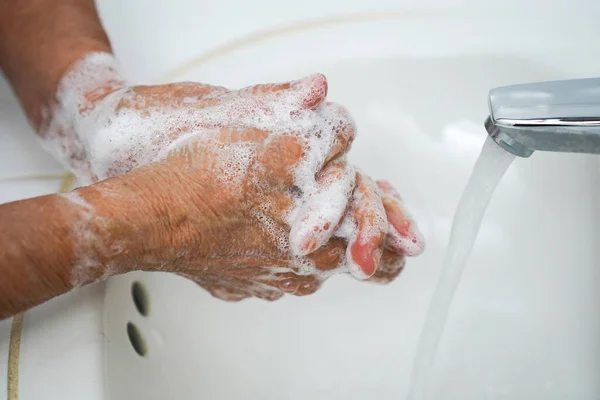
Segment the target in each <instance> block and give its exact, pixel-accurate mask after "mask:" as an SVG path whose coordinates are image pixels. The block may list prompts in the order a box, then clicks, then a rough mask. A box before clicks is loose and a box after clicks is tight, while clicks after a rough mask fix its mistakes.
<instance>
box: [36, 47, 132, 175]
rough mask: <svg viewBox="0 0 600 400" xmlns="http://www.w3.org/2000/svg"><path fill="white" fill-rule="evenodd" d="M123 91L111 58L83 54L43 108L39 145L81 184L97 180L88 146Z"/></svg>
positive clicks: (93, 140) (106, 120) (114, 62)
mask: <svg viewBox="0 0 600 400" xmlns="http://www.w3.org/2000/svg"><path fill="white" fill-rule="evenodd" d="M124 88H125V81H124V79H123V78H122V76H121V73H120V71H119V66H118V63H117V61H116V60H115V58H114V57H113V56H112V54H110V53H105V52H90V53H86V54H85V55H84V56H83V57H82V58H80V59H79V60H77V61H76V62H75V63H74V64H73V65H72V66H71V67H70V68H69V70H68V71H67V73H66V74H65V75H64V76H63V77H62V79H61V80H60V83H59V84H58V87H57V89H56V93H55V94H54V95H53V98H52V100H51V103H50V104H49V105H48V106H47V107H46V108H45V112H44V113H43V114H44V118H43V120H42V121H41V122H40V125H39V132H40V136H41V138H42V145H43V146H44V147H45V148H46V150H48V151H49V152H50V153H51V154H52V155H54V156H55V157H56V158H57V159H58V160H59V161H60V162H62V163H63V164H64V165H65V166H66V167H67V168H69V170H71V172H73V173H74V174H75V176H76V177H77V178H78V180H79V181H80V182H81V183H83V184H89V183H91V182H94V181H96V180H98V177H97V174H96V173H95V172H94V168H93V164H94V154H93V150H94V149H93V148H91V144H93V143H94V142H95V140H96V138H95V135H97V134H98V132H99V131H101V129H102V127H103V126H104V125H105V124H106V123H107V122H108V119H109V117H110V115H112V111H114V109H115V108H116V107H117V105H118V101H119V99H120V96H119V92H122V91H123V90H125V89H124Z"/></svg>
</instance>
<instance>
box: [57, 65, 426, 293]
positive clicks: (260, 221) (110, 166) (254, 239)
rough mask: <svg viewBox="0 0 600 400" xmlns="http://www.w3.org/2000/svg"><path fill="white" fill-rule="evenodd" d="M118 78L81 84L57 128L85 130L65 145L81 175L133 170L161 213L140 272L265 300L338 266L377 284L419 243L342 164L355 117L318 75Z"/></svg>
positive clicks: (311, 284)
mask: <svg viewBox="0 0 600 400" xmlns="http://www.w3.org/2000/svg"><path fill="white" fill-rule="evenodd" d="M121 85H122V83H120V82H112V83H111V84H110V85H108V86H105V87H102V88H98V89H96V90H94V91H91V92H88V93H86V94H85V96H84V98H83V101H80V102H79V113H80V118H78V123H77V124H76V125H75V126H74V127H71V128H66V129H67V130H68V129H73V130H74V131H77V132H79V133H77V134H76V135H77V136H79V137H81V136H82V134H81V133H80V132H81V131H85V132H87V133H86V135H88V136H85V146H82V147H81V148H80V149H79V151H76V152H73V154H74V156H75V157H76V159H74V161H75V162H76V163H77V165H78V166H79V169H78V175H80V177H81V176H87V177H89V179H91V180H92V181H96V180H101V179H104V178H108V177H113V176H118V175H121V174H124V173H127V172H128V171H130V170H132V169H135V168H137V167H142V166H144V167H142V168H140V169H139V170H138V171H136V174H135V179H136V181H137V184H139V182H140V181H143V182H148V183H149V185H148V186H145V187H150V188H152V189H151V191H146V192H145V193H142V194H141V195H140V199H141V200H140V201H142V202H143V203H144V204H146V205H149V206H150V207H151V208H152V209H154V210H158V211H157V212H158V214H160V215H161V216H162V223H160V224H157V226H156V232H155V235H154V237H155V239H154V241H149V242H150V243H151V245H148V247H149V248H146V249H145V256H144V258H145V260H144V261H145V262H146V265H148V266H150V267H145V268H146V269H150V270H161V271H171V272H176V273H178V274H180V275H182V276H185V277H187V278H189V279H192V280H194V281H196V282H197V283H199V284H200V285H201V286H202V287H204V288H206V289H207V290H208V291H209V292H210V293H211V294H213V295H214V296H216V297H219V298H223V299H227V300H241V299H243V298H246V297H250V296H256V297H260V298H265V299H269V300H274V299H277V298H279V297H281V296H282V295H283V293H292V294H296V295H305V294H309V293H313V292H314V291H315V290H316V289H318V288H319V286H320V285H321V283H322V282H323V281H324V280H325V279H326V278H327V277H329V276H331V275H332V274H334V273H340V272H349V273H351V274H352V275H353V276H355V277H356V278H359V279H366V278H370V280H373V281H378V282H389V281H391V280H392V279H394V278H395V277H396V276H397V275H398V274H399V273H400V271H401V270H402V267H403V265H404V256H405V255H416V254H418V253H420V252H421V251H422V249H423V240H422V238H421V236H420V234H419V232H418V230H417V228H416V226H415V225H414V223H413V222H412V221H411V220H410V218H409V217H408V216H407V214H406V212H405V210H404V209H403V207H402V202H401V200H400V197H399V196H398V194H397V192H396V191H395V190H394V189H393V188H392V187H391V186H390V185H389V184H387V183H385V182H378V183H375V182H373V181H372V180H371V179H370V178H369V177H367V176H366V175H364V174H363V173H361V172H360V171H357V170H355V169H354V168H353V167H352V166H351V165H349V164H348V163H347V160H346V153H347V152H348V150H349V149H350V145H351V143H352V141H353V140H354V136H355V128H354V123H353V121H352V119H351V118H350V117H349V115H348V113H347V112H346V110H345V109H343V108H342V107H341V106H339V105H336V104H332V103H327V102H325V97H326V94H327V82H326V80H325V77H323V76H322V75H314V76H311V77H308V78H305V79H303V80H300V81H295V82H291V83H284V84H269V85H257V86H253V87H249V88H245V89H242V90H239V91H230V90H227V89H225V88H221V87H213V86H208V85H202V84H196V83H180V84H170V85H163V86H141V87H132V88H127V87H121ZM59 134H60V133H59ZM62 134H63V135H67V136H68V135H72V133H68V132H67V133H65V132H62ZM122 178H123V179H127V175H126V176H124V177H122ZM142 186H143V185H142Z"/></svg>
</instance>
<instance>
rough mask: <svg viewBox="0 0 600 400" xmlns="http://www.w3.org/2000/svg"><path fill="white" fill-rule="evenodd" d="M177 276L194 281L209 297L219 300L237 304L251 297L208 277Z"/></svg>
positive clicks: (227, 284)
mask: <svg viewBox="0 0 600 400" xmlns="http://www.w3.org/2000/svg"><path fill="white" fill-rule="evenodd" d="M179 275H180V276H183V277H185V278H187V279H190V280H191V281H194V282H195V283H197V284H198V285H199V286H200V287H202V288H203V289H205V290H206V291H207V292H208V293H210V295H211V296H213V297H216V298H218V299H221V300H225V301H231V302H237V301H241V300H244V299H247V298H248V297H251V295H250V293H247V292H246V291H243V290H240V289H239V288H236V287H233V286H232V285H230V284H229V283H227V282H223V281H217V280H215V279H213V278H210V277H197V276H194V275H189V274H179Z"/></svg>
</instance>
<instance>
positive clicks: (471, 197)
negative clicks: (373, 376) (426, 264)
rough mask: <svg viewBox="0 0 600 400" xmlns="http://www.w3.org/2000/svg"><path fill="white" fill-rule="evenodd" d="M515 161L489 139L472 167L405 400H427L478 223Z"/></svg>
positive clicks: (459, 204) (451, 232)
mask: <svg viewBox="0 0 600 400" xmlns="http://www.w3.org/2000/svg"><path fill="white" fill-rule="evenodd" d="M514 157H515V156H513V155H512V154H510V153H508V152H507V151H505V150H504V149H502V148H501V147H500V146H498V145H497V144H496V143H494V142H493V140H492V139H490V138H489V137H488V138H487V140H486V142H485V143H484V145H483V149H482V150H481V154H480V155H479V158H478V159H477V162H476V163H475V166H474V167H473V171H472V173H471V177H470V178H469V182H468V183H467V186H466V188H465V190H464V192H463V194H462V197H461V199H460V202H459V203H458V207H457V208H456V212H455V213H454V220H453V222H452V230H451V231H450V240H449V243H448V248H447V250H446V255H445V257H444V263H443V265H442V271H441V274H440V277H439V278H438V282H437V286H436V288H435V291H434V293H433V297H432V299H431V302H430V304H429V310H428V312H427V318H426V320H425V325H424V326H423V330H422V332H421V337H420V339H419V346H418V348H417V354H416V356H415V360H414V363H413V369H412V374H411V380H410V387H409V392H408V398H407V399H408V400H425V399H428V394H429V390H430V385H429V383H430V382H429V379H430V377H431V372H432V370H433V365H434V361H435V355H436V352H437V348H438V344H439V342H440V338H441V337H442V333H443V331H444V326H445V324H446V319H447V318H448V312H449V310H450V305H451V304H452V298H453V297H454V293H455V291H456V288H457V286H458V284H459V282H460V278H461V276H462V272H463V270H464V268H465V265H466V263H467V260H468V258H469V255H470V254H471V250H472V249H473V244H474V242H475V238H476V237H477V233H478V232H479V227H480V225H481V220H482V219H483V216H484V214H485V211H486V209H487V207H488V204H489V202H490V199H491V198H492V194H493V193H494V190H495V189H496V186H498V183H500V180H501V179H502V176H503V175H504V173H505V172H506V170H507V169H508V167H509V166H510V164H511V163H512V161H513V159H514Z"/></svg>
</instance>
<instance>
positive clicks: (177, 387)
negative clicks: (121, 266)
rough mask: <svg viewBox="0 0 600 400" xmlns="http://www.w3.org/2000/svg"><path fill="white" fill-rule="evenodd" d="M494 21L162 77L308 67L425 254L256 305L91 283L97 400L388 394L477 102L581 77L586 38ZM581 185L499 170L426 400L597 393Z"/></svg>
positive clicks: (297, 38) (591, 176) (587, 194)
mask: <svg viewBox="0 0 600 400" xmlns="http://www.w3.org/2000/svg"><path fill="white" fill-rule="evenodd" d="M511 17H512V16H510V15H508V16H507V19H505V20H501V19H498V18H494V19H491V18H490V19H481V18H478V19H475V18H469V17H464V16H463V17H459V16H454V17H451V16H450V17H448V16H446V17H441V16H436V15H433V14H432V15H423V16H420V17H417V16H414V15H412V16H409V15H402V14H387V15H380V16H370V17H365V18H354V19H348V20H338V21H334V22H332V23H328V24H316V25H314V24H313V25H310V26H304V27H301V28H298V29H295V30H288V31H285V32H281V33H279V34H273V35H269V36H266V37H260V38H259V39H256V40H250V39H249V40H245V41H242V42H240V45H238V46H234V47H231V48H228V49H224V50H223V51H221V52H214V53H211V54H209V55H207V56H204V57H201V58H199V59H198V60H197V62H195V63H192V64H190V65H189V66H187V67H185V68H182V69H180V70H179V71H178V72H177V73H175V74H173V75H171V76H170V77H169V78H170V79H172V80H197V81H202V82H209V83H212V84H220V85H224V86H228V87H240V86H245V85H248V84H252V83H256V82H264V81H281V80H289V79H294V78H298V77H301V76H303V75H307V74H310V73H313V72H323V73H325V74H326V75H327V77H328V78H329V88H330V90H329V98H330V99H331V100H333V101H337V102H340V103H343V104H344V105H346V106H347V107H348V108H349V109H350V111H351V112H352V114H353V115H354V117H355V119H356V121H357V125H358V127H359V137H358V139H357V140H356V142H355V145H354V148H353V151H352V153H351V158H352V160H353V161H354V162H355V163H356V164H359V165H360V166H361V167H362V168H363V169H364V170H366V172H368V173H369V174H370V175H372V176H374V177H377V178H386V179H389V180H390V181H392V182H393V183H394V184H395V185H396V186H397V187H398V189H399V190H400V192H401V193H402V194H403V197H404V199H405V201H406V203H407V205H408V206H409V207H410V209H411V210H412V211H413V212H414V215H415V217H416V219H417V220H418V222H419V226H420V227H421V230H422V231H423V233H424V235H425V237H426V239H427V242H428V248H427V250H426V252H425V253H424V254H423V255H422V256H421V257H419V258H416V259H410V260H408V263H407V268H406V269H405V271H404V272H403V273H402V275H401V276H400V277H399V278H398V279H397V280H396V281H395V282H393V283H392V284H390V285H388V286H378V285H372V284H365V283H364V282H358V281H354V280H353V279H351V278H349V277H346V276H338V277H333V278H332V279H331V280H330V281H328V282H327V283H326V284H325V285H324V287H323V288H322V289H321V290H320V291H319V292H318V293H316V294H315V295H312V296H309V297H304V298H295V297H291V296H290V297H285V298H283V299H282V300H280V301H277V302H274V303H267V302H264V301H260V300H254V299H251V300H246V301H243V302H241V303H225V302H222V301H220V300H216V299H213V298H211V297H210V296H209V295H208V294H207V293H206V292H204V291H203V290H202V289H200V288H199V287H197V286H196V285H195V284H193V283H191V282H188V281H186V280H184V279H181V278H179V277H176V276H170V275H164V274H158V273H156V274H150V273H135V274H129V275H126V276H122V277H118V278H114V279H111V280H109V281H108V282H107V284H106V285H105V286H99V287H97V288H95V289H94V290H105V298H104V308H103V313H104V331H103V335H104V336H103V337H104V341H94V342H90V344H89V346H99V347H98V349H99V350H101V353H103V354H104V371H105V377H104V380H103V383H102V384H101V385H98V387H102V388H103V389H98V390H102V391H104V390H105V391H106V392H105V393H104V394H103V395H101V396H98V398H101V397H102V396H106V397H107V398H110V399H260V400H266V399H273V400H280V399H290V400H296V399H298V400H300V399H313V400H320V399H323V400H331V399H390V400H391V399H402V398H404V396H405V395H406V391H407V388H408V379H409V375H410V371H411V365H412V359H413V356H414V353H415V348H416V344H417V340H418V336H419V333H420V330H421V326H422V324H423V322H424V318H425V312H426V309H427V305H428V301H429V299H430V296H431V294H432V290H433V287H434V285H435V282H436V278H437V276H438V273H439V269H440V266H441V261H442V257H443V254H444V250H445V247H446V243H447V240H448V233H449V228H450V224H451V220H452V214H453V211H454V208H455V206H456V204H457V202H458V199H459V196H460V194H461V192H462V189H463V187H464V185H465V183H466V181H467V178H468V176H469V174H470V171H471V167H472V165H473V164H474V162H475V159H476V157H477V156H478V154H479V151H480V149H481V146H482V144H483V141H484V139H485V137H486V133H485V130H484V128H483V121H484V119H485V117H486V116H487V104H486V96H487V92H488V90H489V89H490V88H492V87H495V86H499V85H504V84H512V83H521V82H528V81H539V80H546V79H568V78H578V77H589V76H594V74H597V72H598V71H600V55H599V54H598V53H597V52H595V53H593V52H590V51H589V48H592V47H590V46H591V45H592V44H593V42H591V40H590V39H591V38H592V36H591V35H592V34H593V33H594V32H589V31H587V30H586V29H584V28H583V27H580V26H578V25H577V24H571V25H568V26H567V25H564V24H558V23H556V21H554V20H543V21H537V22H536V21H534V20H523V21H520V22H519V21H515V20H513V19H510V18H511ZM596 33H597V32H596ZM596 38H597V36H596ZM593 45H594V46H595V44H593ZM599 189H600V168H599V163H598V159H597V158H596V157H595V156H585V155H565V154H549V153H535V154H534V155H533V156H532V157H531V158H530V159H518V160H516V161H515V163H514V164H513V166H512V167H511V168H510V170H509V171H508V173H507V174H506V176H505V178H504V180H503V181H502V183H501V184H500V186H499V187H498V190H497V192H496V195H495V197H494V199H493V200H492V203H491V205H490V208H489V210H488V213H487V216H486V218H485V219H484V222H483V226H482V228H481V232H480V235H479V238H478V240H477V243H476V245H475V249H474V252H473V255H472V257H471V260H470V262H469V265H468V266H467V269H466V272H465V274H464V278H463V281H462V283H461V285H460V287H459V289H458V293H457V296H456V298H455V302H454V303H453V306H452V309H451V315H450V318H449V322H448V326H447V328H446V331H445V334H444V336H443V338H442V342H441V346H440V352H439V355H438V358H437V361H436V368H435V376H434V379H433V384H434V386H435V388H434V391H433V392H434V393H435V394H436V397H435V398H436V399H464V400H466V399H511V400H515V399H524V400H530V399H542V398H543V399H578V400H580V399H590V400H591V399H597V398H599V397H600V379H598V377H599V376H600V318H599V316H598V315H599V314H598V310H599V309H600V269H599V266H600V254H599V253H598V251H597V245H598V243H599V242H600V230H599V228H598V226H599V225H598V224H599V222H600V208H598V204H599V200H600V192H599ZM134 282H138V285H139V286H137V287H138V288H139V287H142V288H143V290H140V291H137V292H136V293H137V295H136V296H137V298H138V300H139V299H140V298H143V299H142V303H144V306H145V307H147V309H146V311H147V312H145V313H146V314H147V315H146V316H144V315H142V314H141V313H140V312H139V310H138V308H136V305H135V304H134V300H133V298H132V284H133V283H134ZM142 292H143V293H142ZM142 308H144V307H142ZM100 310H102V309H100ZM142 311H143V310H142ZM25 318H27V315H26V317H25ZM128 323H131V325H130V328H129V330H128V328H127V326H128ZM133 326H135V328H133ZM128 331H129V334H128ZM134 331H135V332H134ZM138 335H139V337H138ZM140 337H141V339H140ZM132 338H133V341H134V342H135V344H136V346H137V348H138V349H137V351H136V350H135V349H134V347H133V346H132V343H131V339H132ZM140 341H143V345H141V346H140V344H139V343H138V342H140ZM102 346H104V348H103V349H102ZM138 352H140V353H143V354H144V355H143V356H141V355H139V354H138Z"/></svg>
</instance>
